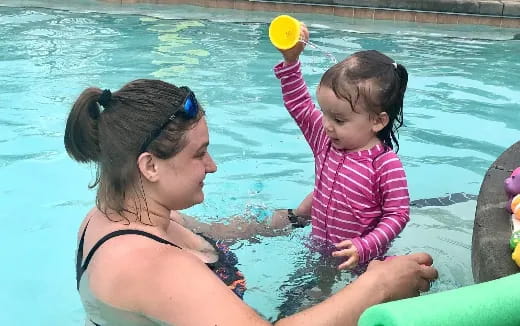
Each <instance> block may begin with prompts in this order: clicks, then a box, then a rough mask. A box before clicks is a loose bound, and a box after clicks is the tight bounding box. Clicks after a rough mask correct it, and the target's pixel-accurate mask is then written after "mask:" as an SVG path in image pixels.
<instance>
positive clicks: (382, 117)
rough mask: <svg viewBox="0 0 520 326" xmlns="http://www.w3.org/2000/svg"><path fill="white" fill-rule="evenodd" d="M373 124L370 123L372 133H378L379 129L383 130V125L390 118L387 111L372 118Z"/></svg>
mask: <svg viewBox="0 0 520 326" xmlns="http://www.w3.org/2000/svg"><path fill="white" fill-rule="evenodd" d="M373 121H374V124H373V125H372V131H373V132H374V133H378V132H380V131H381V130H383V128H384V127H386V125H387V124H388V122H389V121H390V118H389V117H388V113H386V112H381V113H379V114H378V115H377V116H375V118H374V120H373Z"/></svg>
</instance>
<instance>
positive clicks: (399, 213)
mask: <svg viewBox="0 0 520 326" xmlns="http://www.w3.org/2000/svg"><path fill="white" fill-rule="evenodd" d="M374 166H375V167H376V174H377V182H378V184H379V189H380V193H381V202H382V216H381V219H380V221H379V222H378V224H377V225H376V227H375V228H374V229H373V230H372V231H371V232H369V233H368V234H366V235H364V236H363V237H359V238H355V239H352V242H353V243H354V245H355V246H356V248H357V250H358V253H359V263H360V264H362V263H366V262H369V261H370V260H372V259H374V258H376V257H380V256H382V255H383V254H384V253H385V252H386V250H387V249H388V246H389V245H390V242H392V241H393V240H394V239H395V238H396V237H397V236H398V235H399V233H401V231H403V229H404V227H405V226H406V224H407V223H408V221H409V220H410V197H409V195H408V185H407V182H406V174H405V171H404V168H403V165H402V163H401V160H400V159H399V157H398V156H397V155H396V154H395V153H394V152H393V151H388V152H386V153H384V154H382V155H381V156H380V157H378V158H377V159H376V160H374Z"/></svg>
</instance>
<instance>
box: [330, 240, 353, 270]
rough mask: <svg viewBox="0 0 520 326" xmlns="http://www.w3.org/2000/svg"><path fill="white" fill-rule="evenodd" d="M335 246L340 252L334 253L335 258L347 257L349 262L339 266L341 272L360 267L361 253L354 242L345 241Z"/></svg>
mask: <svg viewBox="0 0 520 326" xmlns="http://www.w3.org/2000/svg"><path fill="white" fill-rule="evenodd" d="M335 246H336V248H338V249H339V250H338V251H334V252H332V256H333V257H347V260H346V261H345V262H344V263H341V264H340V265H339V266H338V269H339V270H342V269H353V268H354V267H356V266H357V265H358V262H359V253H358V250H357V248H356V246H355V245H354V244H353V243H352V241H350V240H344V241H341V242H340V243H337V244H335Z"/></svg>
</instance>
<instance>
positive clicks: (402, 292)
mask: <svg viewBox="0 0 520 326" xmlns="http://www.w3.org/2000/svg"><path fill="white" fill-rule="evenodd" d="M432 264H433V260H432V257H431V256H430V255H428V254H426V253H416V254H410V255H406V256H395V257H393V258H392V259H388V260H385V261H379V260H374V261H372V262H371V263H370V264H369V265H368V268H367V271H366V272H365V273H364V274H363V275H361V276H360V278H372V280H373V281H376V282H378V283H379V285H380V291H382V294H383V301H385V302H386V301H392V300H399V299H405V298H409V297H415V296H418V295H419V294H420V293H421V292H427V291H429V290H430V286H431V282H432V281H434V280H436V279H437V277H438V272H437V270H436V269H435V268H434V267H432Z"/></svg>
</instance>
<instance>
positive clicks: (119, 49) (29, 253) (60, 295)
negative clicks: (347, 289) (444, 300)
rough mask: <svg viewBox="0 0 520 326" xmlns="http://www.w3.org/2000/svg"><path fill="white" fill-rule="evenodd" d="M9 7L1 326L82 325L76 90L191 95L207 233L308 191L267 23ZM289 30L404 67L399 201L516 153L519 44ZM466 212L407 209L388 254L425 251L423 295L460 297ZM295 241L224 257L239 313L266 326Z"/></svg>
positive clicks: (320, 61) (457, 188) (296, 254)
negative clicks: (170, 87)
mask: <svg viewBox="0 0 520 326" xmlns="http://www.w3.org/2000/svg"><path fill="white" fill-rule="evenodd" d="M19 2H20V1H9V0H6V1H3V6H1V5H0V48H2V51H1V52H0V71H1V73H0V179H1V180H2V182H1V183H0V202H1V204H2V211H1V212H0V221H1V222H2V228H1V231H0V244H1V245H0V258H1V261H2V269H1V271H0V278H1V280H2V281H3V286H2V289H3V290H2V291H0V306H2V311H3V313H1V314H0V324H2V325H57V324H58V325H78V324H79V323H81V322H82V320H83V318H84V314H83V310H82V307H81V304H80V301H79V297H78V295H77V293H76V290H75V281H74V251H75V248H74V245H73V244H74V243H75V241H76V234H75V232H76V230H77V227H78V225H79V223H80V221H81V219H82V218H83V216H84V214H85V213H86V212H87V211H88V210H89V208H90V207H91V206H92V204H93V201H94V197H95V193H94V192H93V191H89V190H88V189H87V184H88V183H89V182H90V181H92V180H93V176H94V172H93V170H92V169H90V167H89V166H80V165H78V164H76V163H75V162H73V161H72V160H71V159H70V158H69V157H68V156H67V154H66V152H65V150H64V147H63V131H64V126H65V119H66V117H67V114H68V111H69V110H70V107H71V104H72V103H73V101H74V100H75V98H76V97H77V96H78V95H79V93H80V92H81V91H82V90H83V89H84V88H86V87H88V86H91V85H95V86H99V87H101V88H110V89H112V90H115V89H117V88H119V87H121V86H122V85H123V84H124V83H126V82H127V81H130V80H133V79H137V78H160V79H164V80H166V81H169V82H172V83H175V84H178V85H189V86H190V88H192V89H193V90H194V92H195V93H196V94H197V96H198V98H199V100H200V101H201V102H202V104H203V105H204V106H205V108H206V110H207V117H208V124H209V128H210V137H211V146H210V151H211V153H212V154H213V156H214V159H215V161H216V162H217V164H218V168H219V170H218V172H217V173H216V174H213V175H209V176H208V178H207V179H206V187H205V193H206V201H205V203H204V204H202V205H199V206H197V207H194V208H192V209H190V210H188V211H187V213H189V214H193V215H195V216H198V217H199V218H201V219H203V220H206V221H216V220H222V219H225V217H227V216H230V215H235V214H250V213H252V214H254V213H258V212H262V211H264V210H267V211H269V210H271V209H274V208H280V207H295V206H296V205H297V204H298V203H299V201H300V200H301V199H303V198H304V196H305V195H306V194H307V193H308V192H309V191H311V189H312V187H313V177H314V176H313V173H314V167H313V158H312V155H311V152H310V150H309V148H308V146H307V145H306V143H305V141H304V139H303V137H302V136H301V135H300V132H299V130H298V129H297V128H296V126H295V124H294V122H293V121H292V120H291V118H290V117H289V115H288V114H287V112H286V111H285V109H284V108H283V105H282V101H281V95H280V90H279V86H278V85H279V84H278V80H276V79H275V77H274V76H273V74H272V67H273V65H274V64H276V63H277V62H278V61H279V60H280V55H279V53H278V52H277V51H276V50H275V49H274V48H273V47H272V46H271V44H270V42H269V40H268V38H267V26H268V22H269V21H270V19H272V18H273V17H274V16H275V15H276V14H275V13H246V12H239V13H233V15H231V11H230V10H210V9H204V8H196V7H190V6H181V7H175V9H173V8H172V7H168V6H159V5H135V6H129V7H127V8H121V7H119V6H113V5H107V6H106V8H99V7H97V10H98V11H99V12H92V10H93V8H94V7H93V6H92V1H78V4H77V6H73V5H71V4H70V3H69V2H64V1H57V2H54V5H53V6H54V7H57V6H59V5H60V4H61V5H63V6H65V7H66V8H67V9H68V10H67V11H61V10H57V9H56V8H54V9H45V8H40V5H41V3H45V1H35V2H34V3H37V4H38V6H36V5H35V7H25V8H24V7H16V5H17V3H19ZM25 3H30V1H24V4H25ZM9 5H10V6H9ZM98 6H99V5H98ZM103 11H104V12H103ZM138 13H146V16H144V15H139V14H138ZM297 17H298V18H299V19H301V20H303V21H305V22H306V23H307V25H309V26H310V30H311V40H312V41H313V42H314V43H315V44H317V45H318V46H320V47H321V48H322V49H324V50H325V51H327V52H330V53H331V54H332V55H334V56H335V57H336V58H337V59H338V60H341V59H343V58H344V57H345V56H347V55H349V54H350V53H352V52H354V51H358V50H361V49H377V50H380V51H382V52H384V53H386V54H388V55H390V56H391V57H393V58H394V59H395V60H396V61H397V62H399V63H402V64H403V65H405V66H406V67H407V68H408V71H409V74H410V81H409V89H408V91H407V94H406V99H405V125H406V126H405V127H403V128H402V131H401V133H400V138H399V139H400V145H401V150H400V151H399V155H400V156H401V159H402V161H403V163H404V166H405V169H406V172H407V175H408V181H409V186H410V194H411V197H412V199H420V198H430V197H436V196H444V195H446V194H449V193H454V192H466V193H470V194H477V193H478V190H479V187H480V183H481V181H482V178H483V177H484V174H485V172H486V170H487V168H488V167H489V165H490V164H491V163H492V162H493V161H494V160H495V158H496V157H497V156H498V155H500V153H501V152H502V151H503V150H505V149H506V148H507V147H508V146H509V145H511V144H512V143H513V142H515V141H517V140H518V135H519V131H520V110H519V105H520V82H519V81H520V62H519V61H518V53H520V41H511V40H510V39H511V37H512V35H513V34H514V33H518V31H515V30H503V29H497V28H491V27H475V26H460V27H453V26H431V25H417V24H412V23H388V22H380V21H376V22H373V21H363V20H348V19H340V18H337V17H327V16H321V15H297ZM179 18H185V19H179ZM302 61H303V63H304V66H303V67H304V68H303V70H304V74H305V76H306V78H307V82H308V85H309V86H310V88H311V89H312V90H313V91H314V89H315V87H316V85H317V83H318V81H319V78H320V76H321V74H322V73H323V72H324V71H325V70H326V69H327V67H328V66H329V65H330V58H328V57H327V56H326V55H324V54H323V53H321V52H320V51H313V50H312V49H309V51H306V52H305V53H304V56H303V57H302ZM474 211H475V202H474V201H469V202H466V203H460V204H456V205H453V206H447V207H424V208H415V209H412V214H411V222H410V223H409V224H408V226H407V228H406V229H405V231H404V232H403V233H402V235H401V237H400V238H399V239H397V240H396V241H395V243H394V246H393V247H392V249H391V251H390V253H392V254H399V253H408V252H411V251H427V252H429V253H431V254H432V256H433V257H434V259H435V264H436V266H437V267H438V268H439V271H440V277H441V279H440V280H439V281H438V282H437V283H436V284H435V286H434V291H442V290H446V289H452V288H456V287H460V286H463V285H468V284H471V283H472V276H471V264H470V248H471V232H472V226H473V217H474ZM308 232H309V230H308V228H306V229H303V230H298V231H296V232H295V233H294V234H293V235H291V236H285V237H278V238H255V239H254V241H241V242H238V243H235V244H234V245H233V248H234V249H235V250H236V252H237V254H238V256H239V259H240V262H241V264H242V266H241V269H242V270H243V271H244V273H245V274H246V276H247V279H248V287H249V290H248V292H247V293H246V296H245V300H246V301H247V302H248V303H249V304H251V305H252V306H253V307H254V308H255V309H256V310H257V311H259V312H260V313H261V314H263V315H264V316H265V317H266V318H271V319H272V318H274V317H275V316H276V315H277V313H278V306H279V305H281V304H282V303H283V302H284V298H285V293H287V291H286V290H287V289H289V290H290V289H291V288H295V287H297V284H296V283H295V282H294V283H293V282H292V281H291V275H292V274H293V272H294V271H295V270H298V269H301V268H302V264H304V263H305V261H306V259H307V258H306V257H307V255H308V252H307V249H306V248H305V247H304V242H305V239H306V238H305V236H306V235H307V234H308ZM346 282H348V279H347V278H344V279H342V281H340V282H339V283H338V285H337V286H336V290H337V288H339V287H341V286H343V285H344V284H345V283H346ZM28 311H30V313H28Z"/></svg>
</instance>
